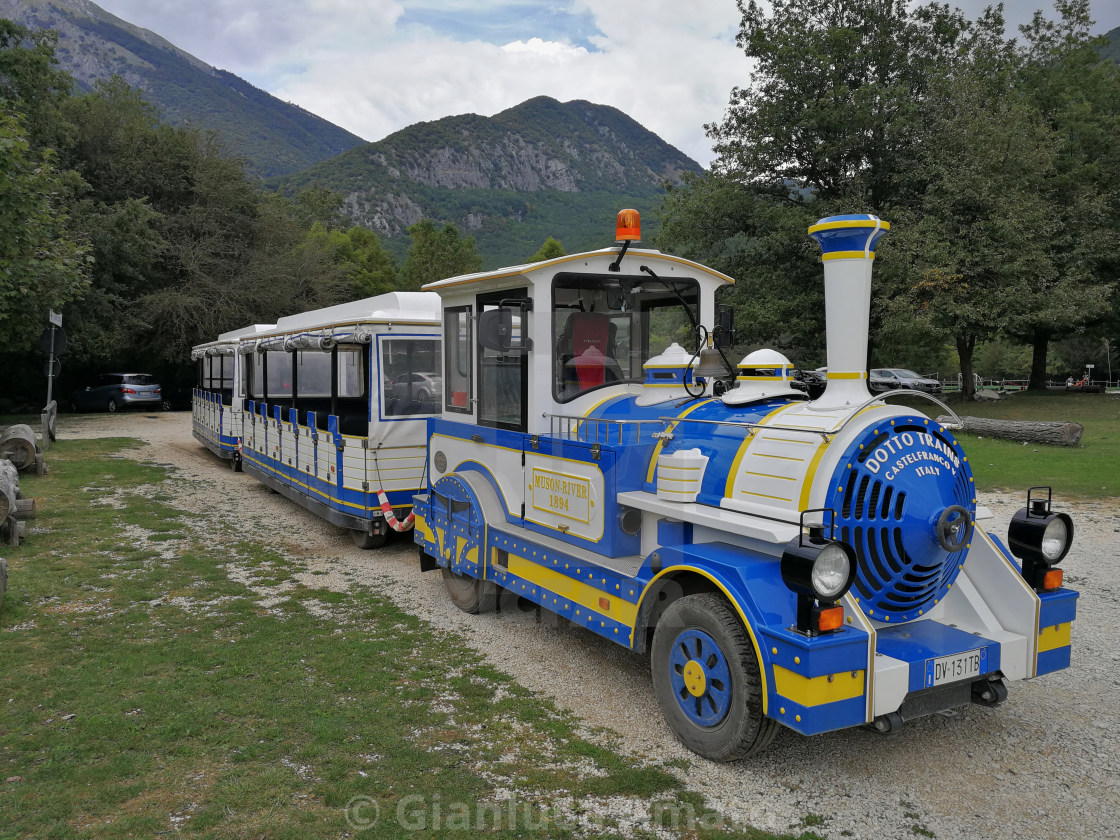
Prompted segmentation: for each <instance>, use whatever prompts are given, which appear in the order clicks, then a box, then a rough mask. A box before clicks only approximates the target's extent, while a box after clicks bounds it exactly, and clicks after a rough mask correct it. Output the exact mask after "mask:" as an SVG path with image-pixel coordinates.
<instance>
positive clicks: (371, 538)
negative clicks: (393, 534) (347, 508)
mask: <svg viewBox="0 0 1120 840" xmlns="http://www.w3.org/2000/svg"><path fill="white" fill-rule="evenodd" d="M387 539H389V535H388V534H387V533H380V534H371V533H369V532H368V531H360V530H358V529H357V528H351V529H350V541H351V542H353V543H354V545H356V546H357V547H358V548H364V549H367V550H368V549H371V548H381V546H383V545H385V541H386V540H387Z"/></svg>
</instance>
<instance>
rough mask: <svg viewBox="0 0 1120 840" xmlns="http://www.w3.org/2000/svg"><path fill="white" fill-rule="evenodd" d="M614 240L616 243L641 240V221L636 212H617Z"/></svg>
mask: <svg viewBox="0 0 1120 840" xmlns="http://www.w3.org/2000/svg"><path fill="white" fill-rule="evenodd" d="M614 238H615V240H616V241H618V242H637V241H639V240H640V239H641V238H642V219H641V217H640V216H639V215H638V211H637V210H619V211H618V222H617V224H616V225H615V237H614Z"/></svg>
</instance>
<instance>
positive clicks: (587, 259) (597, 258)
mask: <svg viewBox="0 0 1120 840" xmlns="http://www.w3.org/2000/svg"><path fill="white" fill-rule="evenodd" d="M618 252H619V246H615V247H613V248H602V249H600V250H598V251H585V252H583V253H580V254H569V255H568V256H565V257H556V258H555V259H551V260H542V261H541V262H535V263H525V264H523V265H514V266H509V267H506V268H499V269H495V270H494V271H479V272H476V273H475V274H460V275H458V276H457V277H448V278H446V279H444V280H437V281H436V282H434V283H428V284H427V285H425V286H423V287H422V288H423V289H424V290H425V291H429V290H430V291H432V292H443V291H445V290H447V289H453V288H454V287H457V286H463V285H467V284H470V283H486V282H488V281H491V280H503V279H505V278H508V277H518V276H524V275H529V274H532V273H533V272H535V271H539V270H540V269H542V268H553V267H559V266H562V265H565V264H567V263H570V264H571V265H570V268H571V270H572V271H573V272H577V273H578V272H584V273H593V274H598V273H606V271H607V266H608V265H610V264H611V263H613V262H614V261H615V260H616V259H617V258H618ZM638 258H641V259H642V260H643V261H644V260H659V261H662V262H669V263H673V264H676V265H681V266H684V267H687V268H691V269H693V270H695V271H699V272H702V273H704V274H707V275H709V276H711V277H714V278H716V279H719V280H722V281H724V282H726V283H734V282H735V280H734V279H732V278H731V277H728V276H727V275H726V274H723V273H721V272H719V271H716V270H715V269H714V268H708V266H706V265H701V264H700V263H698V262H693V261H692V260H686V259H683V258H682V257H674V256H670V255H669V254H662V253H661V252H660V251H656V250H653V249H648V248H631V249H629V250H628V251H627V252H626V256H624V257H623V258H622V259H623V262H624V263H627V264H629V262H630V261H631V260H635V259H638ZM580 262H582V263H583V265H582V266H581V265H579V263H580ZM634 268H635V269H636V268H637V266H635V267H634ZM624 271H625V269H624ZM626 273H631V274H632V273H636V272H635V271H627V272H626Z"/></svg>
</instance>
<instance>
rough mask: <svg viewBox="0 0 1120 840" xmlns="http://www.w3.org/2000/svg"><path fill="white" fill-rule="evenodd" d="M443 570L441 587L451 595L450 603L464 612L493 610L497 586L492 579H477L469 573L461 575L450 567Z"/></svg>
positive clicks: (475, 612) (496, 601) (496, 596)
mask: <svg viewBox="0 0 1120 840" xmlns="http://www.w3.org/2000/svg"><path fill="white" fill-rule="evenodd" d="M441 571H442V572H443V587H444V589H446V590H447V594H448V595H450V596H451V603H453V604H454V605H455V606H457V607H458V608H459V609H461V610H462V611H463V612H465V613H470V614H471V615H475V614H477V613H486V612H493V610H494V607H495V606H497V604H498V587H497V584H495V583H494V582H493V581H489V580H479V579H478V578H473V577H471V576H470V575H461V574H459V573H458V572H453V571H451V570H450V569H447V568H444V569H441Z"/></svg>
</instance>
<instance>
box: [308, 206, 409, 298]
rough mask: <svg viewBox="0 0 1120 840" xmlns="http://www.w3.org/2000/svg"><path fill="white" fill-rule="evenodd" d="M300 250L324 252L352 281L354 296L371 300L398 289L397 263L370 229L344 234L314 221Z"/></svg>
mask: <svg viewBox="0 0 1120 840" xmlns="http://www.w3.org/2000/svg"><path fill="white" fill-rule="evenodd" d="M302 247H304V248H312V247H314V248H320V249H323V250H324V251H325V252H326V253H327V255H328V258H329V259H330V260H331V261H333V262H334V264H335V265H336V266H338V268H339V269H340V270H341V271H342V272H343V273H344V274H345V276H346V277H348V278H349V279H350V280H351V282H352V283H353V288H354V295H355V296H356V297H373V296H374V295H381V294H385V293H386V292H391V291H393V290H394V289H395V288H396V287H397V267H396V264H395V263H394V261H393V258H392V256H391V255H390V254H389V252H388V251H386V250H385V249H384V248H383V247H382V246H381V240H380V239H378V238H377V234H376V233H374V232H373V231H372V230H370V229H369V228H364V227H360V226H355V227H352V228H350V230H347V231H341V230H328V229H327V228H326V226H324V225H323V224H322V223H320V222H316V223H315V224H314V225H312V227H311V230H309V231H308V232H307V235H306V239H305V240H304V244H303V246H302Z"/></svg>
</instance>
